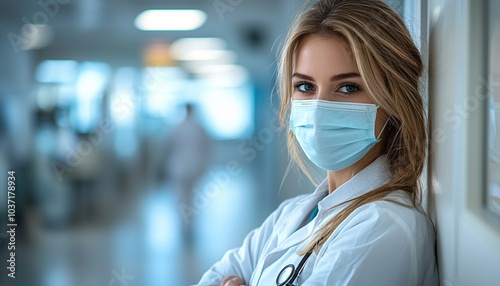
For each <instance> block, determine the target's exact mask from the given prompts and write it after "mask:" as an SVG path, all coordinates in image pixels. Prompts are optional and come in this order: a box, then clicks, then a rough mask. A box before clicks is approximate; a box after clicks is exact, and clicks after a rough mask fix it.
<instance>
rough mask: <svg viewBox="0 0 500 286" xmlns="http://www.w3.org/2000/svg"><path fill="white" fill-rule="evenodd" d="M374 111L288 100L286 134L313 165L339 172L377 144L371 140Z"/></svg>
mask: <svg viewBox="0 0 500 286" xmlns="http://www.w3.org/2000/svg"><path fill="white" fill-rule="evenodd" d="M377 108H378V107H377V106H376V105H374V104H365V103H351V102H335V101H326V100H292V110H291V114H290V130H292V132H293V134H294V135H295V137H296V138H297V141H298V142H299V144H300V147H301V148H302V150H304V153H305V154H306V156H307V158H309V160H311V161H312V162H313V163H314V164H315V165H317V166H318V167H320V168H322V169H324V170H330V171H338V170H342V169H344V168H347V167H349V166H351V165H353V164H354V163H356V162H357V161H359V160H360V159H361V158H363V156H365V155H366V153H368V151H369V150H370V149H371V148H372V147H373V146H374V145H375V144H376V143H377V142H378V141H380V140H379V139H378V136H377V137H375V118H376V117H377ZM386 124H387V121H386ZM383 128H385V125H384V127H383ZM383 128H382V130H381V131H380V133H379V135H380V134H382V131H383Z"/></svg>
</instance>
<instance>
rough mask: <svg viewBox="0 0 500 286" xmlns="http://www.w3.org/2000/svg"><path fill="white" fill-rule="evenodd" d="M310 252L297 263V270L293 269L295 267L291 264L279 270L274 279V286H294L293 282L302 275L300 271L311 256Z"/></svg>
mask: <svg viewBox="0 0 500 286" xmlns="http://www.w3.org/2000/svg"><path fill="white" fill-rule="evenodd" d="M311 253H312V250H310V251H309V252H307V253H306V255H304V257H302V259H301V260H300V262H299V265H297V268H295V265H293V264H288V265H287V266H285V267H283V269H281V271H280V273H279V274H278V277H276V285H277V286H294V285H296V284H294V282H295V280H297V278H299V275H300V273H302V270H303V269H304V266H305V265H306V262H307V259H308V258H309V256H311Z"/></svg>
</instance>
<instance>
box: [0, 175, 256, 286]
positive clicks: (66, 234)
mask: <svg viewBox="0 0 500 286" xmlns="http://www.w3.org/2000/svg"><path fill="white" fill-rule="evenodd" d="M211 171H212V172H213V173H212V174H216V173H217V167H214V168H212V169H211ZM207 173H209V172H207ZM253 181H254V180H252V176H251V175H250V173H248V172H242V173H241V174H239V175H238V176H233V177H231V178H230V180H227V181H226V182H225V183H224V184H219V185H218V188H212V189H210V187H213V186H211V184H212V185H213V182H214V180H213V177H210V176H208V175H207V176H205V177H204V178H203V179H201V181H200V182H199V184H198V185H197V186H196V188H195V194H194V196H193V197H192V204H184V203H180V201H179V200H180V198H181V197H182V196H180V194H179V193H178V192H177V191H176V190H175V188H174V187H173V186H172V184H170V183H165V184H163V185H158V186H155V187H150V188H148V189H147V190H141V189H140V188H137V189H135V190H132V191H131V192H129V194H128V195H127V196H124V197H122V198H118V200H119V202H118V201H116V204H114V205H115V206H118V209H119V211H118V213H119V215H115V216H114V218H113V219H106V218H103V217H99V218H98V221H99V222H97V223H96V221H95V219H92V218H91V217H90V216H88V217H87V218H85V217H84V218H83V219H82V220H81V221H80V222H79V223H77V224H74V225H71V226H70V227H63V228H54V227H47V226H44V225H43V222H41V221H40V220H39V219H37V218H38V217H39V216H37V215H35V214H33V215H31V217H27V219H26V222H27V223H29V228H28V229H29V232H30V233H29V234H27V237H29V239H26V240H23V241H19V242H18V252H17V253H18V255H19V259H18V266H17V269H18V277H17V278H16V279H15V280H12V279H10V280H3V281H2V283H1V285H40V286H66V285H71V286H80V285H82V286H83V285H92V286H94V285H142V286H155V285H172V286H175V285H191V284H195V283H196V282H197V281H198V280H199V279H200V277H201V276H202V274H203V273H204V271H206V270H207V269H208V268H209V267H210V265H211V264H213V263H214V262H215V261H217V260H218V259H220V258H221V257H222V255H223V254H224V252H225V251H227V250H228V249H230V248H233V247H236V246H238V245H240V244H241V242H242V241H243V238H244V236H245V235H246V233H248V232H249V231H250V230H251V229H252V228H254V227H256V226H258V225H259V224H260V223H261V217H263V216H264V215H265V214H262V215H251V214H252V212H251V210H255V209H259V208H258V207H256V205H257V204H258V200H257V197H256V195H257V194H258V193H256V192H254V191H252V190H253V189H254V188H253V185H252V182H253ZM125 193H126V192H125ZM115 206H112V205H110V206H109V207H110V208H112V207H115ZM249 214H250V215H249ZM86 219H88V221H86ZM3 277H5V276H3ZM13 282H15V283H13Z"/></svg>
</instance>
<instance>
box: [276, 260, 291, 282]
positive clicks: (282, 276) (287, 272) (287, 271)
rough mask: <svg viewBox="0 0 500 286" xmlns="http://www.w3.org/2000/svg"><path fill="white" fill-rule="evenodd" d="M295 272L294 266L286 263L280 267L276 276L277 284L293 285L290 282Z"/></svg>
mask: <svg viewBox="0 0 500 286" xmlns="http://www.w3.org/2000/svg"><path fill="white" fill-rule="evenodd" d="M294 274H295V266H294V265H293V264H288V265H287V266H285V267H283V269H281V271H280V273H279V274H278V277H276V285H277V286H289V285H293V284H292V282H293V280H295V279H294V278H295V277H293V276H294Z"/></svg>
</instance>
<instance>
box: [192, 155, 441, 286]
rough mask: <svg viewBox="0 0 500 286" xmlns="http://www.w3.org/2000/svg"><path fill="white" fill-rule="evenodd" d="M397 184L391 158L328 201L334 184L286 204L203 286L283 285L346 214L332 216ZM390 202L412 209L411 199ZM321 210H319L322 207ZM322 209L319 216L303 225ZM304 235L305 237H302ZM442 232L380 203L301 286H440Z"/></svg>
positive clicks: (420, 215)
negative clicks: (228, 284) (226, 282)
mask: <svg viewBox="0 0 500 286" xmlns="http://www.w3.org/2000/svg"><path fill="white" fill-rule="evenodd" d="M389 179H390V172H389V169H388V164H387V162H386V159H385V157H384V156H380V157H379V158H377V159H376V160H375V161H374V162H373V163H371V164H370V165H369V166H367V167H366V168H365V169H363V170H362V171H361V172H359V173H358V174H356V175H355V176H354V177H353V178H351V179H350V180H349V181H347V182H346V183H344V184H343V185H342V186H340V187H338V188H337V189H336V190H335V191H334V192H333V193H331V194H329V195H328V196H326V197H324V195H325V193H326V192H327V188H328V182H327V180H325V181H323V182H322V183H321V184H320V185H319V186H318V188H317V189H316V191H315V192H314V193H312V194H307V195H301V196H298V197H295V198H292V199H290V200H287V201H285V202H283V203H282V204H281V205H280V206H279V207H278V209H277V210H276V211H274V212H273V213H272V214H271V215H270V216H269V217H268V218H267V219H266V220H265V221H264V223H263V224H262V226H261V227H259V228H257V229H255V230H253V231H252V232H250V233H249V234H248V235H247V237H246V238H245V240H244V242H243V245H242V246H241V247H240V248H237V249H233V250H230V251H228V252H227V253H226V254H225V255H224V257H223V258H222V260H221V261H219V262H217V263H216V264H215V265H213V266H212V267H211V268H210V269H209V270H208V271H207V272H206V273H205V274H204V275H203V277H202V279H201V281H200V282H199V283H198V284H197V285H220V282H221V281H222V279H224V277H226V276H238V277H241V278H242V279H243V280H244V281H245V283H246V284H247V285H251V286H254V285H276V276H277V275H278V273H279V272H280V271H281V269H282V268H283V267H284V266H285V265H288V264H290V263H293V264H294V265H295V266H297V264H298V263H299V262H300V260H301V258H302V257H301V256H299V255H297V252H298V251H299V250H301V249H303V248H304V247H305V245H306V244H307V243H308V242H309V241H310V240H311V235H313V234H314V233H315V231H317V230H318V229H319V227H320V226H321V225H323V224H324V223H326V222H328V221H329V220H330V219H331V218H332V217H333V216H334V215H335V214H336V213H338V212H339V211H340V210H341V209H343V208H344V207H345V205H343V206H338V207H336V208H333V209H331V210H328V208H330V207H332V206H334V205H337V204H339V203H341V202H344V201H346V200H349V199H352V198H355V197H358V196H359V195H362V194H364V193H366V192H369V191H371V190H373V189H375V188H377V187H379V186H381V185H383V184H385V183H387V182H388V180H389ZM389 197H390V198H391V199H393V200H396V201H398V202H401V203H404V204H407V205H411V200H410V198H409V196H408V194H407V193H406V192H404V191H397V192H393V193H392V194H390V195H389ZM318 202H319V203H318ZM316 204H318V206H319V211H318V214H317V216H316V217H315V218H314V219H313V220H312V221H311V222H309V223H308V224H306V225H305V226H303V227H301V228H299V227H300V224H301V223H302V222H303V221H304V219H305V218H306V216H308V215H309V214H310V212H311V210H312V209H313V208H314V207H315V206H316ZM298 228H299V229H298ZM434 247H435V232H434V228H433V226H432V224H431V222H430V220H429V218H428V217H427V216H426V215H425V214H424V212H423V211H422V210H421V209H420V208H419V209H415V208H408V207H404V206H400V205H398V204H395V203H392V202H387V201H377V202H373V203H369V204H366V205H364V206H361V207H359V208H358V209H356V210H355V211H354V212H353V213H352V214H351V215H350V216H349V217H347V218H346V219H345V220H344V221H343V222H342V223H341V224H340V225H339V226H338V227H337V229H336V230H335V231H334V232H333V233H332V235H331V236H330V237H329V238H328V240H327V241H326V243H325V244H324V245H323V247H321V249H320V250H319V252H318V254H314V253H313V254H312V255H311V256H310V258H309V260H308V261H307V262H306V265H305V268H304V271H303V272H302V274H301V275H300V276H299V279H298V285H384V286H389V285H398V286H401V285H405V286H406V285H426V286H428V285H438V284H439V280H438V273H437V266H436V259H435V248H434Z"/></svg>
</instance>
